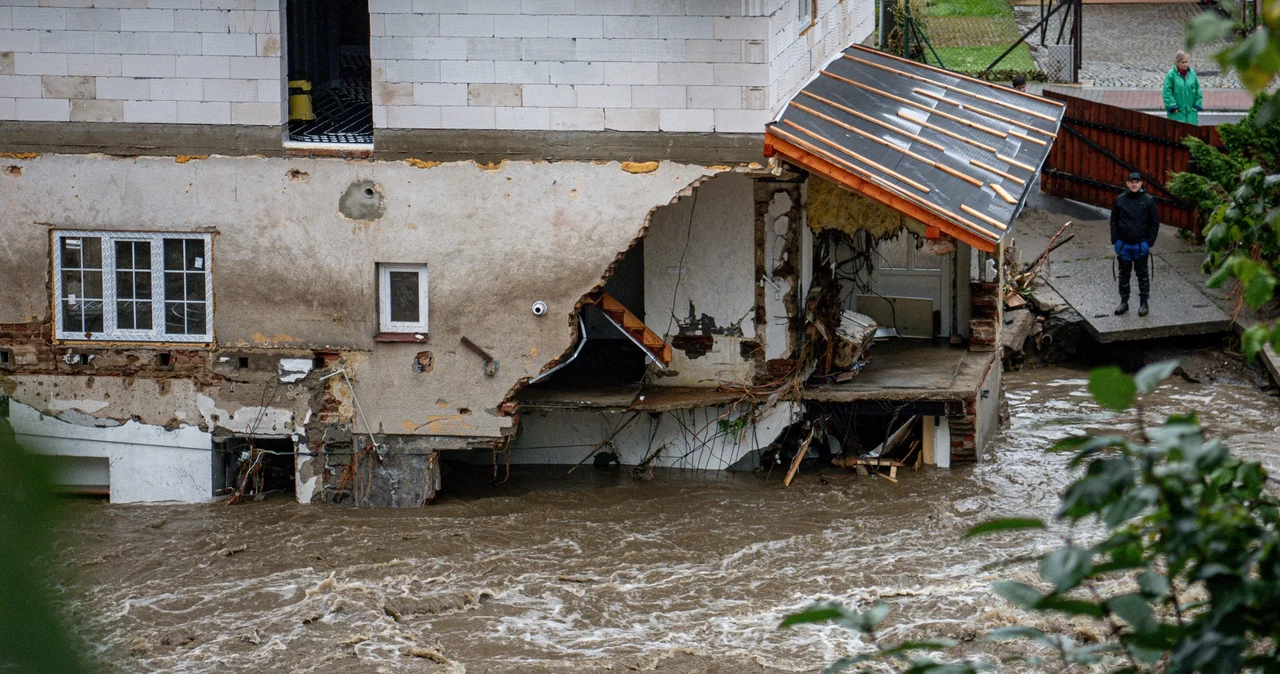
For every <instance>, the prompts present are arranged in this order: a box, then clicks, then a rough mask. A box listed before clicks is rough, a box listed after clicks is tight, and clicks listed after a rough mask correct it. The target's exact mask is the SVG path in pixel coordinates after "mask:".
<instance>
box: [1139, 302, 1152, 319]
mask: <svg viewBox="0 0 1280 674" xmlns="http://www.w3.org/2000/svg"><path fill="white" fill-rule="evenodd" d="M1150 312H1151V310H1150V309H1148V308H1147V302H1146V300H1143V302H1142V303H1141V304H1139V305H1138V315H1139V316H1146V315H1147V314H1148V313H1150Z"/></svg>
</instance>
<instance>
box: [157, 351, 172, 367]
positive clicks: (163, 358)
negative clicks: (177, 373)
mask: <svg viewBox="0 0 1280 674" xmlns="http://www.w3.org/2000/svg"><path fill="white" fill-rule="evenodd" d="M156 367H158V368H160V369H162V370H169V369H172V368H173V354H171V353H168V352H161V353H157V354H156Z"/></svg>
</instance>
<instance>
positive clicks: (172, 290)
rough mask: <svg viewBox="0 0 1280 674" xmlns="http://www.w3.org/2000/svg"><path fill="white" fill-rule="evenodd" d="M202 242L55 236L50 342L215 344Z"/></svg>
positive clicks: (144, 235)
mask: <svg viewBox="0 0 1280 674" xmlns="http://www.w3.org/2000/svg"><path fill="white" fill-rule="evenodd" d="M211 246H212V239H211V237H210V236H209V235H208V234H188V233H169V232H166V233H156V232H76V231H58V230H55V231H54V233H53V251H54V254H53V265H54V270H53V271H54V273H53V294H54V298H55V305H56V306H55V310H54V313H55V319H56V321H57V324H56V326H55V331H54V334H55V337H56V338H57V339H62V340H109V341H123V342H182V343H209V342H212V341H213V277H212V275H211V274H210V264H209V253H210V250H211Z"/></svg>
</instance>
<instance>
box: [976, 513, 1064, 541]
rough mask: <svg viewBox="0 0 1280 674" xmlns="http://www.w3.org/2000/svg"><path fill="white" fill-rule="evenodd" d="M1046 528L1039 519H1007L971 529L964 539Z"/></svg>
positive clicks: (985, 523)
mask: <svg viewBox="0 0 1280 674" xmlns="http://www.w3.org/2000/svg"><path fill="white" fill-rule="evenodd" d="M1044 528H1046V527H1045V523H1044V521H1043V520H1040V519H1037V518H1030V517H1009V518H1005V519H999V520H991V521H988V522H983V523H982V524H979V525H978V526H976V527H974V528H972V529H970V530H969V532H968V533H966V534H965V535H964V537H965V538H973V537H975V536H982V535H984V534H989V533H993V532H996V531H1015V530H1019V529H1044Z"/></svg>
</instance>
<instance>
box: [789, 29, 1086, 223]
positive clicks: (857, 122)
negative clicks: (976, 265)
mask: <svg viewBox="0 0 1280 674" xmlns="http://www.w3.org/2000/svg"><path fill="white" fill-rule="evenodd" d="M1063 112H1064V108H1063V106H1062V105H1060V104H1059V103H1057V102H1056V101H1050V100H1048V99H1044V98H1040V97H1038V96H1032V95H1029V94H1023V93H1020V92H1017V91H1014V90H1012V89H1007V88H1005V87H1002V86H999V85H995V84H991V83H989V82H982V81H979V80H975V79H973V78H969V77H965V76H963V75H957V74H955V73H950V72H947V71H943V70H939V69H936V68H931V67H929V66H925V65H922V64H920V63H915V62H913V61H907V60H904V59H898V58H896V57H892V56H889V55H887V54H884V53H881V52H878V51H874V50H871V49H867V48H864V47H860V46H857V45H854V46H850V47H849V48H847V49H845V50H844V51H843V52H842V53H841V54H840V55H838V56H837V57H836V58H834V59H833V60H832V61H831V62H830V63H828V64H827V65H826V66H825V67H824V68H823V69H822V70H820V71H819V73H818V74H817V75H816V76H815V77H814V78H813V79H812V80H811V81H810V82H809V83H808V84H806V85H805V86H804V87H803V88H802V89H801V90H800V91H799V92H798V93H797V94H796V95H795V96H794V97H792V99H791V101H790V102H788V104H787V105H786V107H785V108H784V109H783V111H782V113H781V114H780V115H779V116H778V119H777V121H776V122H774V123H772V124H770V125H769V131H770V132H773V133H775V134H777V135H779V136H781V137H782V138H783V139H784V140H787V141H788V142H794V141H796V140H799V141H802V143H801V146H802V147H803V146H805V145H807V146H808V147H809V148H812V149H813V150H816V151H820V152H814V153H815V154H817V155H818V156H820V157H822V159H823V160H824V161H826V162H828V163H829V164H832V165H834V166H837V167H839V168H840V169H841V170H843V171H847V172H849V173H852V174H854V175H857V176H858V177H860V178H867V177H868V176H871V177H873V178H874V179H877V180H878V181H880V182H881V183H883V184H885V185H887V186H889V187H890V188H892V189H891V190H890V191H894V192H896V193H897V194H898V195H899V196H901V197H903V198H906V199H908V200H910V201H913V202H916V203H917V204H918V205H920V206H922V207H924V208H926V209H928V210H929V211H930V212H932V213H935V214H937V215H938V216H939V217H941V218H942V219H944V220H946V221H948V222H951V223H953V224H954V225H956V226H960V227H963V228H965V229H966V230H968V231H970V232H971V233H973V234H975V235H976V236H978V237H980V238H982V239H985V240H988V241H991V242H998V241H1000V240H1001V239H1002V238H1003V237H1004V236H1005V235H1007V233H1008V228H1009V226H1010V224H1011V223H1012V221H1013V218H1014V217H1015V216H1016V215H1017V212H1018V210H1019V208H1020V207H1021V204H1022V203H1023V201H1024V200H1025V199H1026V195H1027V193H1028V191H1029V190H1030V189H1031V186H1032V184H1034V178H1035V175H1036V173H1037V172H1038V171H1039V170H1040V166H1041V164H1043V162H1044V160H1045V158H1046V157H1047V156H1048V154H1049V148H1050V147H1051V145H1052V143H1053V140H1054V138H1056V135H1057V132H1058V128H1059V125H1060V123H1061V120H1062V116H1063ZM833 159H835V160H836V161H832V160H833ZM1001 192H1003V193H1004V194H1001ZM1006 195H1007V197H1008V198H1006ZM1011 202H1012V203H1011Z"/></svg>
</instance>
